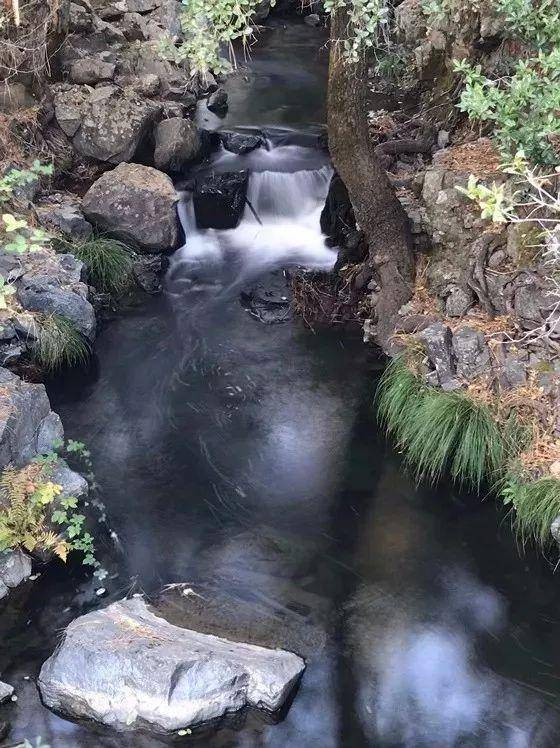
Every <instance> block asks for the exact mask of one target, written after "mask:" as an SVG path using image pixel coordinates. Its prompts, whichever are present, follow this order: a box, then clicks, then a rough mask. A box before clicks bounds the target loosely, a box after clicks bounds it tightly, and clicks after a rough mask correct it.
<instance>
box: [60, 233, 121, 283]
mask: <svg viewBox="0 0 560 748" xmlns="http://www.w3.org/2000/svg"><path fill="white" fill-rule="evenodd" d="M56 247H57V249H59V250H62V251H64V252H70V253H71V254H73V255H74V257H76V258H77V259H78V260H81V261H82V262H83V263H84V265H85V266H86V267H87V270H88V273H89V278H90V281H91V284H92V285H93V286H95V288H97V289H98V290H99V291H103V292H106V293H110V294H112V295H113V296H119V295H120V294H122V293H124V292H125V291H126V290H127V289H128V288H130V286H131V284H132V280H133V275H132V262H133V255H132V250H131V248H130V247H129V246H128V245H127V244H125V243H124V242H121V241H119V240H118V239H112V238H110V237H106V236H105V237H104V236H97V237H94V238H93V239H86V240H85V241H83V242H68V241H66V240H62V239H57V241H56Z"/></svg>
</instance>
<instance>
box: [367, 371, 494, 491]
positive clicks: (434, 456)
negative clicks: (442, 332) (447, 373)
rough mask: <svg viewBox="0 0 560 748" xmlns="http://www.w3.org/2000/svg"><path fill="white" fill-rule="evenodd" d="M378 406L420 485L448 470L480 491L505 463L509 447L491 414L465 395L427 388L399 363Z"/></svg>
mask: <svg viewBox="0 0 560 748" xmlns="http://www.w3.org/2000/svg"><path fill="white" fill-rule="evenodd" d="M377 403H378V409H379V414H380V416H381V419H382V421H383V423H384V424H385V426H386V428H387V431H388V433H390V434H391V435H392V436H394V437H395V439H396V441H397V444H398V446H399V448H400V449H402V450H403V452H404V453H405V456H406V460H407V462H408V463H409V464H410V465H411V467H412V468H413V470H414V472H415V475H416V477H417V478H418V479H419V480H420V479H427V480H429V481H432V482H436V481H437V480H439V479H440V478H441V476H442V475H443V473H444V471H446V470H449V472H450V474H451V476H452V478H453V479H454V480H456V481H457V482H459V483H464V484H466V485H469V486H471V487H472V488H475V489H479V488H480V486H481V485H482V483H483V481H484V480H487V479H489V478H492V477H493V476H495V475H496V474H497V473H498V471H499V470H500V468H501V467H502V465H503V463H504V459H505V455H506V446H507V445H506V444H505V442H504V437H503V434H502V431H501V430H500V428H499V426H498V424H497V422H496V420H495V419H494V417H493V415H492V413H491V412H490V410H489V409H488V408H487V407H486V406H484V405H481V404H479V403H476V402H474V401H473V400H472V399H471V398H469V397H467V396H466V395H465V394H463V393H459V392H442V391H440V390H438V389H436V388H434V387H429V386H427V385H424V384H423V383H422V382H421V381H420V379H419V378H418V377H416V376H415V374H414V373H413V372H411V371H410V370H409V369H408V367H407V366H406V364H405V363H404V362H403V361H402V360H401V359H395V360H394V361H393V362H392V363H390V364H389V366H388V367H387V369H386V370H385V372H384V374H383V377H382V379H381V382H380V384H379V390H378V394H377Z"/></svg>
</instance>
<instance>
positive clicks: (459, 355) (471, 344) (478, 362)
mask: <svg viewBox="0 0 560 748" xmlns="http://www.w3.org/2000/svg"><path fill="white" fill-rule="evenodd" d="M453 353H454V354H455V359H456V367H457V374H458V375H459V376H460V377H464V378H465V379H469V380H470V379H475V378H476V377H479V376H481V375H482V374H487V373H488V372H489V370H490V351H489V350H488V346H487V345H486V342H485V340H484V335H483V334H482V333H481V332H479V331H478V330H473V328H472V327H464V328H463V329H462V330H458V331H457V332H456V333H455V334H454V335H453Z"/></svg>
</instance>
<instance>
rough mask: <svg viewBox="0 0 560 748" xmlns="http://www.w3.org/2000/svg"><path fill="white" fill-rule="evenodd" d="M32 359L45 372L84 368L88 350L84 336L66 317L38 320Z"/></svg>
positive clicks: (88, 356)
mask: <svg viewBox="0 0 560 748" xmlns="http://www.w3.org/2000/svg"><path fill="white" fill-rule="evenodd" d="M37 336H38V337H37V341H36V343H35V344H34V347H33V354H34V358H35V360H36V361H37V363H38V364H39V365H40V366H41V367H43V368H44V369H45V370H46V371H49V372H52V371H56V370H57V369H60V368H62V367H65V366H67V367H73V366H84V365H85V364H87V362H88V361H89V358H90V349H89V346H88V343H87V342H86V340H85V338H84V336H83V335H82V334H81V332H80V331H79V330H78V329H77V328H76V326H75V325H74V324H73V323H72V322H71V321H70V320H69V319H66V317H61V316H60V315H58V314H51V315H49V316H47V317H43V318H42V319H40V320H39V324H38V327H37Z"/></svg>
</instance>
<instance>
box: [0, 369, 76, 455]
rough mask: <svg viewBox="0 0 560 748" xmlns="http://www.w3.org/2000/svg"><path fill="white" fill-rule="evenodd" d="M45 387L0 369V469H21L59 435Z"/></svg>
mask: <svg viewBox="0 0 560 748" xmlns="http://www.w3.org/2000/svg"><path fill="white" fill-rule="evenodd" d="M55 420H56V419H55V416H54V414H53V413H52V411H51V406H50V403H49V399H48V397H47V393H46V390H45V387H44V386H43V385H42V384H32V383H30V382H24V381H23V380H22V379H20V377H18V376H17V375H16V374H14V373H13V372H11V371H9V370H8V369H3V368H0V469H1V468H4V467H6V465H8V464H9V463H12V464H14V465H16V466H18V467H19V466H22V465H24V464H25V463H26V462H29V460H31V459H32V458H33V457H35V456H36V455H37V454H42V453H44V452H46V451H50V450H51V449H52V448H53V445H54V443H55V442H56V441H57V440H58V439H60V437H61V436H62V434H61V432H60V428H57V427H56V424H55Z"/></svg>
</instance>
